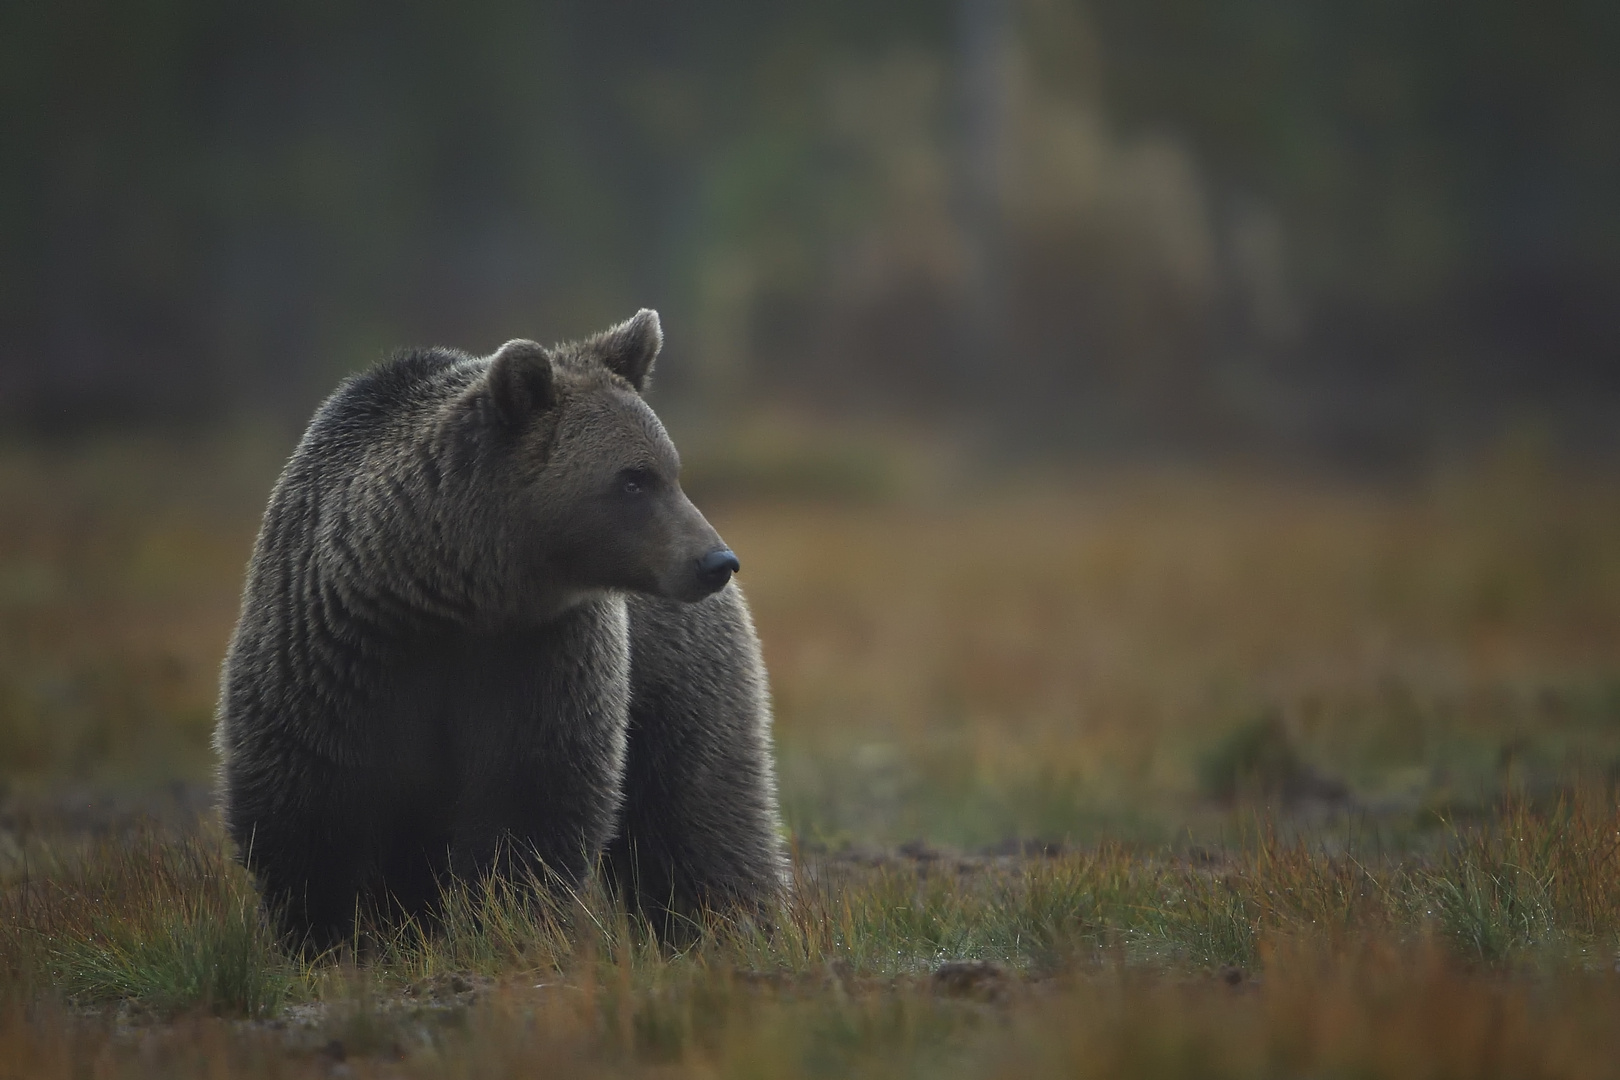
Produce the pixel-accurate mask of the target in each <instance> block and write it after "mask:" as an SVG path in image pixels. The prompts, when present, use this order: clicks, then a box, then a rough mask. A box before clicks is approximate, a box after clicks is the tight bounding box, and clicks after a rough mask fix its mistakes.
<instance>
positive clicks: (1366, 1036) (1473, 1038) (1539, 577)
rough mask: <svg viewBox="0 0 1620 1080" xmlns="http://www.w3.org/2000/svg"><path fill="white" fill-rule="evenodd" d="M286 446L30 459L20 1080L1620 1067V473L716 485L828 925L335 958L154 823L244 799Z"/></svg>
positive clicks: (4, 964)
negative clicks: (239, 628) (230, 764)
mask: <svg viewBox="0 0 1620 1080" xmlns="http://www.w3.org/2000/svg"><path fill="white" fill-rule="evenodd" d="M262 446H263V443H262V441H260V442H255V441H254V440H244V441H242V442H240V443H229V442H216V443H208V444H206V445H201V446H190V447H175V446H166V445H162V444H146V445H136V444H129V443H120V444H108V445H103V446H98V447H90V448H82V447H81V448H67V449H57V450H40V449H37V448H35V449H13V450H11V451H7V452H5V453H3V454H0V781H3V782H5V783H7V784H9V785H10V795H9V796H8V798H7V800H6V802H5V808H4V814H3V816H0V969H3V972H4V978H3V979H0V983H3V985H0V1078H3V1077H9V1076H12V1075H16V1076H43V1077H52V1076H81V1075H97V1076H144V1075H152V1076H211V1077H212V1076H236V1075H242V1076H275V1075H287V1076H304V1075H311V1076H320V1075H330V1074H332V1072H333V1071H334V1070H337V1069H340V1068H341V1069H342V1070H348V1073H349V1074H351V1075H361V1076H365V1075H403V1076H455V1075H469V1076H471V1075H506V1074H522V1075H532V1074H535V1073H537V1072H542V1073H549V1074H556V1075H581V1076H596V1075H603V1076H606V1075H648V1076H778V1075H780V1076H800V1075H803V1076H812V1075H815V1076H825V1075H846V1074H850V1075H871V1076H909V1075H917V1076H951V1075H962V1076H987V1075H989V1076H995V1075H1006V1076H1023V1075H1039V1074H1048V1073H1051V1074H1063V1075H1077V1076H1090V1075H1097V1076H1105V1075H1107V1076H1120V1075H1142V1076H1292V1075H1345V1076H1349V1075H1354V1076H1436V1075H1456V1076H1467V1075H1487V1074H1496V1075H1503V1076H1542V1075H1546V1076H1570V1077H1577V1076H1605V1075H1615V1074H1616V1073H1617V1072H1620V1069H1617V1067H1616V1066H1615V1064H1614V1063H1615V1062H1616V1061H1620V1035H1617V1034H1616V1032H1617V1031H1620V1027H1617V1026H1616V1025H1614V1024H1613V1023H1612V1017H1613V1016H1614V1015H1615V1009H1616V1006H1617V1005H1620V982H1617V981H1616V980H1617V975H1616V961H1617V955H1620V953H1617V950H1620V847H1617V845H1620V808H1617V803H1616V795H1615V789H1616V782H1617V779H1620V485H1617V484H1616V483H1615V481H1614V480H1613V478H1612V477H1607V476H1576V475H1574V474H1571V473H1567V472H1559V471H1557V470H1554V469H1551V468H1548V467H1547V466H1546V465H1545V464H1544V463H1541V462H1538V460H1537V459H1536V458H1535V457H1534V455H1527V454H1524V453H1518V454H1516V455H1515V454H1508V455H1505V456H1503V457H1502V458H1501V459H1500V460H1497V461H1494V462H1487V463H1484V464H1482V465H1480V466H1478V467H1476V468H1471V469H1468V470H1462V471H1458V472H1457V473H1455V474H1436V475H1435V476H1433V477H1431V478H1429V479H1428V480H1426V481H1424V482H1422V483H1410V484H1406V485H1403V486H1399V487H1383V488H1375V487H1369V486H1357V485H1354V484H1349V483H1307V482H1303V481H1301V480H1299V479H1297V478H1295V479H1288V478H1277V477H1269V478H1268V477H1262V476H1259V475H1256V474H1246V475H1234V474H1224V473H1216V472H1198V473H1188V472H1176V471H1173V470H1147V469H1135V470H1127V471H1118V472H1114V473H1098V474H1091V475H1087V476H1083V477H1067V478H1065V480H1064V482H1062V483H1061V484H1059V483H1054V482H1051V481H1049V480H1048V481H1035V480H1028V479H1026V480H1024V481H1021V482H1020V483H1019V484H1017V485H1014V484H1012V483H1007V482H1001V483H997V484H995V485H980V488H982V489H983V490H981V491H980V493H979V494H977V495H975V494H972V493H971V492H970V491H969V490H968V489H967V488H966V487H964V488H963V489H962V491H961V493H960V494H959V495H958V496H956V497H952V498H945V497H943V496H941V495H940V494H938V493H937V492H935V493H934V494H932V495H928V496H926V497H924V496H910V495H907V494H905V493H900V494H899V495H898V496H896V497H892V498H888V499H886V500H876V499H874V495H876V494H879V493H881V492H882V486H881V485H867V484H864V482H863V484H862V485H858V486H859V487H860V490H859V491H857V492H855V494H858V495H859V496H860V498H861V500H862V501H859V502H848V501H841V500H839V499H838V498H836V497H834V496H836V494H837V491H836V489H837V486H838V485H837V483H835V482H833V481H835V480H836V479H837V478H836V477H833V478H832V480H827V478H826V477H822V480H826V482H825V483H822V482H820V481H818V484H817V485H816V487H815V491H816V498H815V499H814V500H799V501H792V500H780V501H762V500H760V499H759V498H758V497H757V493H758V492H760V491H769V490H770V485H769V483H768V482H765V481H768V479H769V477H768V475H765V474H768V473H769V472H770V470H769V469H764V470H761V469H754V470H752V471H749V470H743V471H744V472H746V473H747V476H748V483H747V484H740V485H737V486H735V487H734V488H733V491H743V490H746V491H749V492H752V493H754V496H753V497H752V498H751V500H750V501H744V500H742V499H741V498H740V497H734V498H733V499H731V500H727V499H726V498H724V496H725V494H726V485H725V484H724V483H721V482H719V481H717V480H715V479H713V478H711V479H710V482H709V483H708V484H707V485H706V486H707V490H708V491H709V492H710V493H711V494H717V495H718V496H719V497H718V498H716V499H715V500H714V501H712V502H711V503H710V504H709V507H708V508H709V509H710V511H711V517H712V518H713V519H714V520H715V522H716V524H717V525H718V526H719V527H720V529H721V531H722V533H723V534H724V535H725V536H726V537H727V539H728V541H729V542H730V543H731V544H732V545H733V547H734V548H735V549H736V550H737V551H738V552H739V553H740V555H741V557H742V560H743V563H744V566H745V572H744V577H743V580H744V583H745V586H746V587H747V589H748V590H749V595H750V597H751V599H752V601H753V604H754V607H755V611H756V615H757V621H758V623H759V627H760V631H761V635H762V637H763V639H764V642H765V647H766V653H767V659H768V662H769V664H770V667H771V673H772V681H773V687H774V690H775V694H776V699H777V707H778V740H779V758H780V768H781V776H782V785H783V795H784V802H785V806H786V809H787V811H788V816H789V819H790V824H791V826H792V828H793V831H794V833H795V837H796V841H797V844H798V849H799V851H800V853H801V856H802V863H801V872H802V874H803V875H804V878H803V881H802V883H801V890H800V892H799V895H798V899H797V900H796V901H795V904H794V906H793V907H792V908H791V909H789V910H787V911H784V912H783V913H781V916H780V918H779V920H778V926H777V930H776V931H775V932H774V933H770V934H765V933H761V932H758V931H756V930H751V929H749V928H737V927H727V926H724V925H721V924H717V925H716V926H715V927H713V928H711V930H712V932H711V933H710V934H709V935H708V936H707V937H705V938H704V940H703V941H702V942H700V944H699V945H698V946H696V947H694V948H693V949H692V950H690V951H689V952H687V953H685V954H683V955H678V956H676V955H670V954H668V953H666V952H663V951H660V950H659V949H658V948H657V947H656V946H655V945H653V944H652V943H650V942H648V941H647V939H646V937H645V935H644V934H641V933H640V932H639V931H638V929H637V928H636V927H635V926H634V925H633V923H632V922H631V921H630V920H627V919H626V918H625V917H624V916H623V913H622V912H618V911H616V910H615V909H614V908H613V906H612V905H611V903H610V902H608V901H607V900H606V899H605V898H602V897H593V898H588V900H589V902H588V904H587V906H586V908H584V909H580V910H574V911H569V912H561V911H552V910H547V909H544V908H543V907H540V908H537V907H535V906H534V905H533V904H532V903H530V902H528V901H527V900H525V899H524V894H522V893H499V892H497V893H491V894H479V893H477V892H472V893H468V894H465V895H463V896H462V897H461V898H460V899H459V900H458V901H457V903H460V904H461V905H462V907H461V908H460V909H459V910H461V911H462V912H463V915H462V916H460V917H457V918H454V919H452V920H450V925H451V929H450V931H449V932H447V933H445V934H442V935H440V936H438V937H435V938H432V939H420V938H413V937H412V936H410V935H408V934H407V935H404V936H400V937H395V938H393V939H389V940H384V941H382V942H380V943H374V944H373V947H372V949H371V951H370V952H369V953H367V959H366V961H365V962H364V963H362V964H360V965H358V966H355V965H353V964H352V963H347V964H333V963H323V964H317V965H314V966H306V965H302V964H300V963H298V962H296V961H294V960H293V959H292V958H291V957H289V956H287V955H286V954H285V953H283V952H281V951H280V950H278V949H277V948H276V946H275V943H274V942H271V941H270V940H268V938H266V937H265V936H264V934H263V928H262V926H261V925H260V924H259V923H258V922H257V920H256V919H255V918H253V917H252V916H253V909H252V900H253V898H252V894H251V890H250V886H249V884H248V883H247V882H246V880H245V879H244V878H243V877H242V875H241V874H240V872H239V871H237V870H235V869H234V868H233V867H231V866H230V865H229V864H228V863H227V861H226V860H225V857H224V855H223V853H222V851H221V849H220V847H219V845H218V843H217V840H210V839H209V838H208V837H209V835H210V834H209V833H208V832H207V831H206V830H205V831H204V832H203V833H202V834H200V835H199V834H195V833H189V832H185V831H182V832H179V833H174V832H169V833H164V832H150V831H148V832H144V833H143V832H140V831H135V832H131V831H129V830H128V829H127V828H126V827H125V826H124V825H123V824H122V823H121V818H122V817H124V816H127V813H128V812H129V811H131V810H134V809H140V808H143V807H160V806H163V805H169V804H172V803H173V801H174V800H173V799H169V800H167V802H165V801H164V800H157V799H153V798H151V797H150V796H149V795H147V794H145V793H149V792H152V791H154V790H156V791H160V792H161V791H163V790H164V784H165V783H167V782H168V781H172V780H176V779H178V780H183V781H186V782H188V783H190V784H192V785H200V784H204V783H206V781H207V777H208V770H209V766H210V762H209V758H208V751H207V735H208V730H209V727H210V722H211V721H210V717H211V711H212V706H213V696H214V681H215V677H216V671H217V664H218V659H219V656H220V654H221V653H222V651H223V646H224V642H225V638H226V635H227V634H228V632H229V629H230V624H231V621H232V619H233V618H234V616H235V608H236V598H237V596H238V591H239V589H240V575H241V570H242V565H243V563H244V562H245V559H246V555H247V551H248V547H249V545H250V544H251V539H252V534H253V530H254V528H255V525H256V516H257V513H258V509H259V506H260V504H261V503H262V499H263V497H264V494H265V492H266V491H267V490H268V485H269V482H270V480H271V479H272V478H273V474H274V461H273V458H274V454H273V453H266V452H264V451H263V449H262ZM856 472H859V470H856ZM762 475H764V480H762V479H761V476H762ZM818 475H819V474H818ZM852 475H853V474H852ZM862 475H865V474H862ZM985 492H988V494H986V493H985ZM108 793H116V794H115V795H109V794H108ZM182 794H184V792H182ZM181 801H182V802H184V801H185V800H184V799H182V800H181ZM193 801H194V800H193ZM182 817H183V816H182ZM174 820H177V821H178V820H182V818H181V817H176V818H175V819H174ZM87 828H91V829H95V828H100V829H104V830H106V829H110V830H111V831H110V833H108V834H107V835H105V836H103V837H102V838H100V839H92V838H86V837H85V835H84V831H85V829H87ZM903 841H922V842H923V843H921V844H919V845H917V846H914V847H913V846H908V847H907V848H905V849H904V850H905V851H907V852H909V853H910V856H911V857H900V856H897V855H896V854H894V852H893V846H894V845H895V844H898V843H900V842H903ZM1024 841H1043V842H1045V845H1044V847H1045V850H1047V851H1049V852H1053V851H1055V852H1058V854H1055V855H1049V856H1034V857H1018V856H1011V855H1007V854H1005V853H1007V852H1012V851H1015V850H1017V849H1018V846H1019V843H1018V842H1024ZM957 961H983V962H985V963H986V964H989V965H992V966H988V967H983V968H973V967H967V968H961V967H958V968H955V969H952V968H949V967H947V968H945V969H944V970H943V971H941V970H940V966H941V965H942V964H947V963H949V962H957ZM253 1016H260V1017H264V1016H279V1019H275V1020H273V1021H269V1020H265V1019H258V1020H252V1019H231V1017H239V1018H240V1017H253ZM167 1017H174V1019H165V1018H167ZM340 1059H343V1060H340Z"/></svg>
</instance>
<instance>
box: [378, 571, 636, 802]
mask: <svg viewBox="0 0 1620 1080" xmlns="http://www.w3.org/2000/svg"><path fill="white" fill-rule="evenodd" d="M390 682H391V683H392V692H391V693H390V694H389V695H388V696H389V697H390V698H391V699H392V700H391V701H390V707H389V708H388V710H387V712H389V713H390V714H391V717H392V720H391V722H389V723H387V724H384V725H379V729H378V730H375V731H374V732H373V733H372V734H373V736H374V737H375V738H376V739H377V743H376V753H375V755H374V756H373V758H372V760H374V761H376V762H377V763H378V765H379V766H380V767H381V768H383V769H384V770H386V771H387V772H388V773H389V774H390V775H391V776H392V778H393V781H394V782H395V783H396V784H401V785H405V786H409V787H424V786H425V787H441V786H443V785H449V786H452V787H454V786H457V785H458V783H459V780H460V778H465V777H469V776H479V775H487V774H488V773H490V772H491V771H492V768H495V769H500V770H505V769H509V768H511V767H512V766H513V764H514V763H517V762H527V763H530V764H531V765H532V766H533V767H535V768H543V767H544V766H545V765H546V764H547V763H555V762H559V761H574V760H580V759H581V757H582V755H583V756H584V758H585V759H587V760H594V761H602V762H604V763H611V764H612V765H613V766H614V767H617V765H618V764H619V763H620V762H622V758H623V753H624V741H625V732H626V726H627V724H628V715H629V694H630V690H629V686H630V656H629V634H628V624H627V619H626V615H625V610H624V602H623V601H622V600H620V599H617V598H607V599H603V600H600V601H595V602H592V603H588V604H584V605H581V606H580V607H578V608H575V609H573V610H571V611H569V612H567V613H565V614H564V615H563V616H562V617H560V618H558V619H556V620H554V621H552V622H549V623H546V624H544V625H540V626H523V625H515V626H506V627H499V628H487V629H477V630H472V629H464V628H458V629H456V630H454V631H447V632H443V633H440V634H436V635H431V636H426V637H424V638H422V639H419V640H417V641H415V642H413V643H411V645H410V646H409V647H408V648H406V649H403V650H401V651H400V653H399V654H398V666H397V671H396V675H395V677H394V678H393V679H391V680H390Z"/></svg>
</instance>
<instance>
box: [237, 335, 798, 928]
mask: <svg viewBox="0 0 1620 1080" xmlns="http://www.w3.org/2000/svg"><path fill="white" fill-rule="evenodd" d="M661 343H662V334H661V331H660V329H659V326H658V318H657V315H656V314H654V313H652V312H650V311H643V312H641V313H639V314H638V315H637V316H636V317H635V318H634V319H631V320H629V321H628V322H625V323H623V324H620V325H619V326H616V327H614V328H613V329H611V330H609V331H607V332H605V333H603V334H599V335H597V336H596V337H593V338H590V339H588V340H587V341H584V342H581V343H577V344H571V345H563V346H557V347H555V348H552V349H546V348H542V347H541V346H539V345H537V344H535V343H534V342H529V341H513V342H508V343H507V344H506V345H504V346H502V347H501V348H500V349H499V350H498V351H497V352H496V353H495V354H494V355H493V356H490V357H486V358H481V359H480V358H475V357H471V356H467V355H464V354H461V353H456V352H453V351H451V350H443V349H437V350H426V351H420V352H414V353H408V354H405V355H402V356H400V357H397V358H396V359H395V360H393V361H391V362H390V363H389V364H386V365H383V366H382V367H380V368H378V369H376V370H374V371H372V372H369V373H367V374H365V375H362V376H358V377H356V378H355V379H351V380H350V381H349V382H347V383H346V384H345V385H344V386H343V387H341V388H340V389H339V390H338V391H337V392H336V393H335V394H334V395H333V396H332V398H330V399H329V400H328V401H327V402H326V404H325V405H323V406H322V408H321V409H320V411H319V412H318V413H317V414H316V417H315V419H314V420H313V421H312V422H311V424H310V427H309V430H308V432H306V434H305V436H304V439H303V440H302V442H301V443H300V444H299V447H298V449H297V450H296V451H295V452H294V454H293V457H292V459H291V460H290V461H289V462H288V464H287V467H286V470H285V471H284V472H283V474H282V477H281V480H280V481H279V482H278V484H277V486H276V490H275V492H274V494H273V495H272V497H271V501H270V505H269V508H268V509H267V511H266V513H265V520H264V527H263V529H262V531H261V533H260V536H259V540H258V543H257V544H256V546H255V549H254V554H253V560H252V562H251V564H250V566H249V570H248V581H247V587H246V589H245V592H244V597H243V607H242V615H241V619H240V621H239V623H238V625H237V629H236V633H235V635H234V636H233V638H232V641H231V646H230V650H229V653H228V655H227V657H226V662H225V668H224V674H223V679H222V688H221V696H220V707H219V721H218V728H217V732H216V737H215V742H216V745H217V747H218V749H219V753H220V759H221V765H220V780H221V798H222V803H223V806H224V811H225V819H226V824H227V826H228V828H229V831H230V833H231V836H232V837H233V839H234V840H235V841H236V844H237V846H238V849H239V852H240V853H241V856H242V858H243V859H244V861H245V862H246V863H247V865H248V866H249V867H250V868H251V869H252V870H253V871H254V873H255V874H256V876H257V878H258V880H259V882H260V884H261V886H262V887H263V889H264V891H265V895H266V898H267V901H268V902H269V903H270V904H271V905H272V907H273V909H274V910H275V911H276V912H277V914H278V916H279V917H280V918H281V919H283V920H284V924H285V925H286V926H287V928H288V929H289V930H290V931H292V932H293V933H294V934H295V935H297V936H299V937H301V938H303V939H305V940H308V941H311V942H313V943H315V944H317V945H319V944H325V943H328V942H331V941H333V940H336V939H338V938H340V937H342V936H343V935H344V934H346V933H347V932H348V931H349V930H350V928H351V927H352V923H353V917H354V913H355V911H356V910H357V908H358V907H370V908H374V909H377V910H378V911H381V912H384V913H389V912H392V913H395V914H399V913H404V914H413V915H414V914H426V913H430V912H431V910H432V908H433V904H434V899H435V897H436V896H437V890H438V887H439V885H440V883H441V882H443V881H444V880H445V879H446V878H447V877H448V876H451V875H457V876H475V875H479V874H483V873H487V872H491V871H511V870H514V869H516V868H517V866H515V865H513V864H514V862H515V863H519V864H522V865H524V866H529V867H531V868H532V867H533V866H534V865H535V864H536V863H541V864H543V865H544V868H545V871H546V872H547V873H550V874H553V875H555V877H556V879H557V880H559V881H561V882H563V883H567V884H575V883H577V882H579V881H580V880H581V879H582V878H583V877H584V876H585V875H586V874H587V873H589V871H590V869H591V867H592V866H593V865H594V864H595V862H596V861H597V859H598V857H599V856H601V855H603V854H604V853H608V854H609V859H610V865H611V868H612V872H613V875H614V880H616V881H617V882H618V883H620V885H621V886H622V887H624V888H625V889H626V890H627V891H628V892H629V894H630V895H629V898H630V900H631V902H633V903H635V904H637V905H639V906H640V907H641V908H642V909H644V910H646V911H648V912H649V913H652V914H654V915H656V916H659V917H667V916H669V915H672V914H673V915H684V914H690V913H691V912H692V911H694V910H695V909H696V908H698V907H700V906H703V905H732V904H742V905H744V906H745V907H749V908H757V907H759V906H760V905H762V904H764V903H766V902H767V901H768V900H769V898H770V896H771V895H772V894H773V893H774V892H775V891H776V890H777V889H778V888H780V886H781V882H782V854H781V849H780V843H779V840H778V838H777V833H778V821H777V811H776V801H775V786H774V780H773V777H772V770H771V763H770V736H769V725H770V711H769V704H768V698H767V692H766V685H765V675H764V670H763V666H762V664H761V662H760V657H759V649H758V642H757V640H756V638H755V635H754V632H753V627H752V624H751V623H750V621H749V617H748V611H747V606H746V604H745V603H744V601H743V598H742V594H741V592H740V591H738V589H737V587H736V585H735V583H730V584H726V583H724V577H725V576H729V569H725V570H723V571H722V572H721V576H719V577H717V576H716V571H714V568H713V566H712V565H709V564H705V563H704V562H703V561H702V560H703V557H704V556H705V554H711V553H714V552H717V551H718V550H719V549H721V548H722V547H723V545H722V544H721V541H720V538H719V536H718V535H717V534H716V533H715V531H714V529H713V528H712V527H711V526H710V525H709V523H708V522H707V521H706V520H705V519H704V518H703V515H702V514H700V513H699V512H698V511H697V509H696V508H695V507H693V506H692V504H691V502H690V501H689V500H688V499H687V498H686V496H685V495H684V494H683V493H682V492H681V490H680V483H679V464H680V463H679V459H678V457H677V455H676V453H675V449H674V447H673V446H672V445H671V444H670V441H669V438H668V436H667V435H666V434H665V432H664V429H663V426H662V425H661V424H660V423H659V422H658V419H657V417H656V416H654V415H653V413H652V411H651V410H650V409H649V408H648V407H647V405H646V404H645V402H643V401H642V399H641V397H640V391H641V389H642V388H644V386H645V385H646V380H647V378H648V375H649V373H650V371H651V367H652V363H653V360H654V358H655V357H656V355H657V352H658V349H659V347H660V345H661ZM725 554H726V556H727V557H728V558H729V552H727V553H725ZM711 563H712V559H711ZM610 843H611V851H610V849H609V846H610ZM503 851H504V852H507V853H508V856H507V857H506V858H501V857H500V855H499V853H500V852H503Z"/></svg>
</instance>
